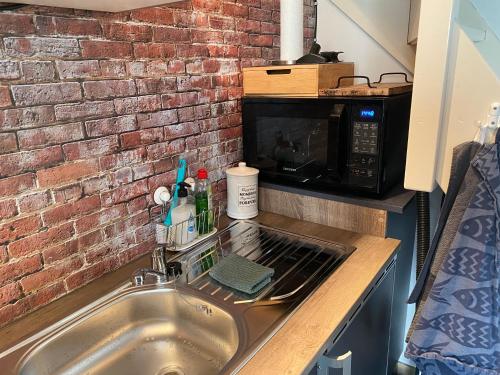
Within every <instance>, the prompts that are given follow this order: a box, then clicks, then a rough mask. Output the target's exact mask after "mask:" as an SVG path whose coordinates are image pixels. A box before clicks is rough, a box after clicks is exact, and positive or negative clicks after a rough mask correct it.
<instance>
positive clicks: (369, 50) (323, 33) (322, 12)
mask: <svg viewBox="0 0 500 375" xmlns="http://www.w3.org/2000/svg"><path fill="white" fill-rule="evenodd" d="M393 1H394V0H393ZM398 2H399V0H398ZM373 3H374V2H373ZM401 3H405V2H403V1H401ZM407 3H408V10H407V12H408V11H409V1H408V2H407ZM368 8H369V7H368ZM401 9H405V7H403V8H401ZM391 16H397V15H391ZM408 16H409V13H406V14H405V16H404V17H405V18H404V19H405V22H406V28H403V29H400V31H401V30H402V31H401V33H400V34H401V35H400V38H401V40H404V43H406V37H407V22H408ZM318 43H319V44H320V45H321V50H322V51H331V50H334V51H344V54H342V55H341V59H343V60H344V61H352V62H354V72H355V74H360V75H367V76H369V77H370V79H372V80H377V79H378V76H379V75H380V74H381V73H384V72H405V73H408V74H410V71H409V70H408V69H406V68H405V67H404V66H403V64H401V63H400V62H399V61H398V60H396V58H394V57H393V56H392V55H391V54H390V53H389V52H388V51H387V50H386V49H384V48H383V47H382V46H381V45H380V44H379V43H378V42H377V41H376V40H375V39H374V38H372V37H371V36H370V35H369V34H368V33H367V32H365V31H364V30H363V29H362V28H361V27H360V26H358V24H356V23H355V22H354V21H353V20H351V19H350V18H349V17H348V16H346V15H345V14H344V13H343V12H342V11H341V10H340V8H339V7H337V6H336V5H334V4H333V2H332V1H331V0H319V1H318ZM408 48H413V47H408ZM410 77H411V76H410Z"/></svg>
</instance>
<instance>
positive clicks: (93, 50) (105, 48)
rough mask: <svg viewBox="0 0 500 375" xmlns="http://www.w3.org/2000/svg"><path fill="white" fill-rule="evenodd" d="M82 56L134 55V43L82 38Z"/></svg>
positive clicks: (105, 57)
mask: <svg viewBox="0 0 500 375" xmlns="http://www.w3.org/2000/svg"><path fill="white" fill-rule="evenodd" d="M80 46H81V47H82V57H84V58H104V59H112V58H125V57H132V45H131V44H130V43H128V42H117V41H104V40H82V41H80Z"/></svg>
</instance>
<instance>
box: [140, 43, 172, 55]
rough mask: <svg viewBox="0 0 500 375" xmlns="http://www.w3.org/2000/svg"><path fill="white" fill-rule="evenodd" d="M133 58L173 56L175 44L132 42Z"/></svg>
mask: <svg viewBox="0 0 500 375" xmlns="http://www.w3.org/2000/svg"><path fill="white" fill-rule="evenodd" d="M133 48H134V56H135V58H138V59H141V58H147V59H151V58H167V57H174V56H175V45H174V44H169V43H134V45H133Z"/></svg>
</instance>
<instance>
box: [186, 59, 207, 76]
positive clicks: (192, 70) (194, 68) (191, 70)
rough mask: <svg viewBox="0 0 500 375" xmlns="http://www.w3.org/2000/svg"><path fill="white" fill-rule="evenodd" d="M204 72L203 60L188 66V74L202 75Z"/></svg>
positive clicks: (190, 63)
mask: <svg viewBox="0 0 500 375" xmlns="http://www.w3.org/2000/svg"><path fill="white" fill-rule="evenodd" d="M202 72H203V69H202V66H201V60H195V61H192V62H189V63H187V64H186V73H188V74H200V73H202Z"/></svg>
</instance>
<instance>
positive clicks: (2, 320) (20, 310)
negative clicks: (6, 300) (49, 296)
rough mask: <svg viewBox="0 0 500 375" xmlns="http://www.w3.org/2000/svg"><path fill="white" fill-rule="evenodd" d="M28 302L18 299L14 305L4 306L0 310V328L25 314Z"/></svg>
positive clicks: (28, 306)
mask: <svg viewBox="0 0 500 375" xmlns="http://www.w3.org/2000/svg"><path fill="white" fill-rule="evenodd" d="M29 308H30V305H29V301H27V300H26V299H20V300H19V301H17V302H16V303H13V304H9V305H6V306H4V307H1V308H0V326H3V325H5V324H8V323H10V322H12V321H13V320H14V319H16V318H17V317H19V316H21V315H23V314H26V312H27V311H28V310H29Z"/></svg>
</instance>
